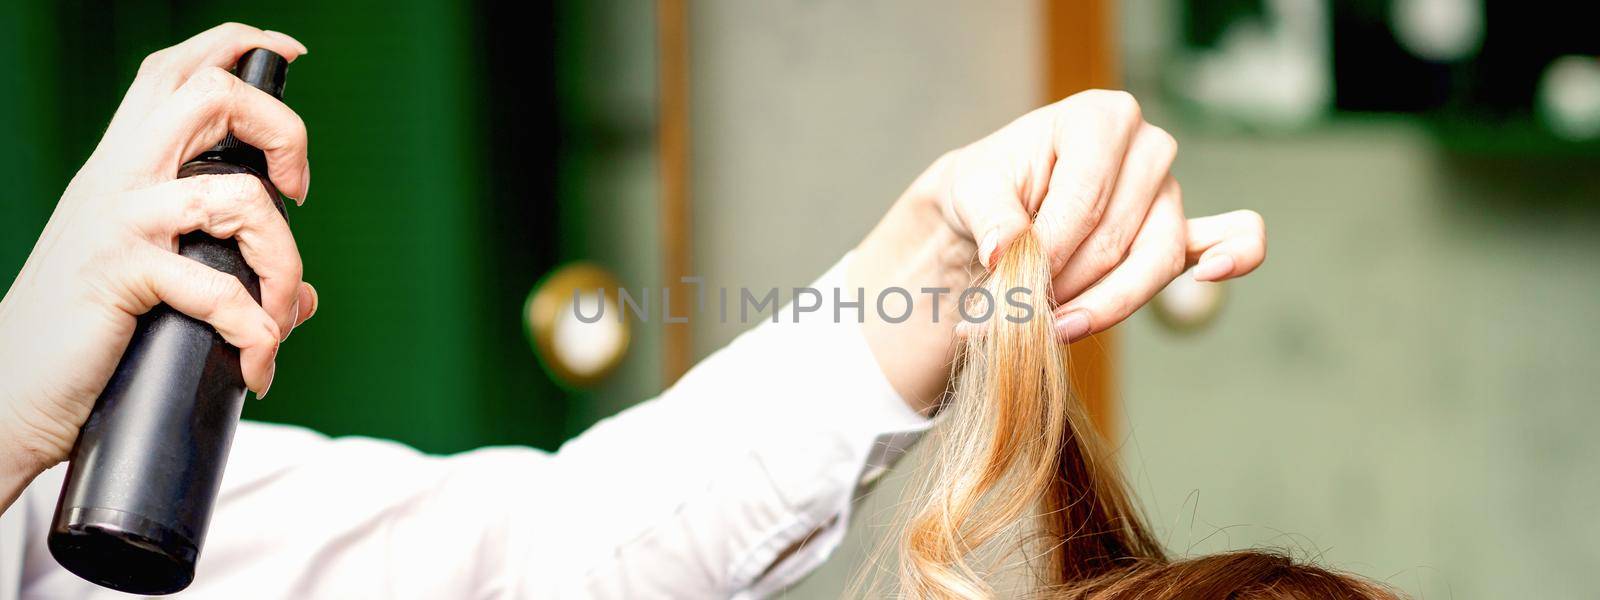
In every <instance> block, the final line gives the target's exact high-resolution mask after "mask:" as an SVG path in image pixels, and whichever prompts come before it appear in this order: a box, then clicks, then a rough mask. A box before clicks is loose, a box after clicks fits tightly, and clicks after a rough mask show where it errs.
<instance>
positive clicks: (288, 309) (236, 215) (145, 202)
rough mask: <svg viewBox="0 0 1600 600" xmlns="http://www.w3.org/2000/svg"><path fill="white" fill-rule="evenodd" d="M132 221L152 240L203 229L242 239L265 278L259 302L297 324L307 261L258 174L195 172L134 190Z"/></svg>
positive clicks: (126, 206)
mask: <svg viewBox="0 0 1600 600" xmlns="http://www.w3.org/2000/svg"><path fill="white" fill-rule="evenodd" d="M121 208H122V210H124V211H125V212H126V214H127V219H128V221H129V222H130V223H131V224H132V225H133V226H135V227H137V228H138V229H139V230H140V231H142V232H144V233H145V234H146V236H148V237H149V238H150V239H151V240H152V241H154V242H157V243H161V244H165V245H168V246H169V247H171V248H172V249H173V250H176V249H177V248H176V247H175V246H174V245H173V244H174V242H175V241H176V239H177V237H178V236H179V235H182V234H185V233H189V232H191V231H202V232H205V233H206V235H209V236H211V237H214V238H217V239H224V240H225V239H229V238H232V239H233V240H235V241H237V242H238V243H239V252H240V253H241V254H243V255H244V261H245V263H246V264H248V265H250V269H251V270H253V271H255V272H256V277H257V278H258V279H259V280H260V283H261V306H262V308H264V309H266V311H267V314H269V315H272V317H273V320H274V321H275V322H276V323H277V324H278V328H279V330H280V332H282V333H283V334H284V335H288V333H289V331H290V330H291V329H293V328H294V326H295V323H296V319H297V317H298V311H297V310H296V308H295V306H294V303H295V301H296V299H297V298H298V295H299V290H300V279H301V277H302V275H303V265H302V263H301V261H300V249H299V247H298V246H296V244H295V241H294V234H292V233H291V232H290V231H289V223H288V222H286V221H284V219H283V217H282V216H281V215H279V214H278V209H277V207H276V206H275V205H274V203H273V201H272V199H271V198H270V197H268V196H267V191H266V188H265V187H264V186H262V185H261V181H260V180H259V179H256V177H255V176H254V175H249V174H244V173H240V174H232V175H197V176H194V177H187V178H184V179H176V180H173V181H169V182H167V183H163V184H160V185H157V186H155V187H151V188H147V189H145V190H142V191H140V192H136V193H134V194H132V195H131V197H128V198H126V199H125V200H124V202H123V204H122V205H121Z"/></svg>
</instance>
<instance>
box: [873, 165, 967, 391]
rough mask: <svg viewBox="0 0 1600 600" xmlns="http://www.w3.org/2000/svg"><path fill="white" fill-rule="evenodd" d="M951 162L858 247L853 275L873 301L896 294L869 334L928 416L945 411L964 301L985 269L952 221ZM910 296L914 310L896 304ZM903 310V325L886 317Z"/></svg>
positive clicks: (896, 381) (897, 381)
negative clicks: (945, 174) (945, 201)
mask: <svg viewBox="0 0 1600 600" xmlns="http://www.w3.org/2000/svg"><path fill="white" fill-rule="evenodd" d="M945 162H946V161H945V159H941V160H940V161H939V162H936V163H935V164H934V166H933V167H932V168H930V169H929V170H928V173H925V174H924V175H923V176H922V177H920V178H918V180H917V182H916V183H913V184H912V186H911V187H910V189H908V190H907V191H906V193H905V194H904V195H902V196H901V198H900V199H899V200H898V201H896V202H895V204H894V206H892V207H891V208H890V209H889V212H888V214H887V215H885V216H884V218H883V220H882V221H880V222H879V223H878V225H877V226H876V227H874V228H873V230H872V232H871V233H869V234H868V235H867V237H866V239H864V240H863V241H862V242H861V245H860V246H858V247H857V248H856V256H855V258H854V259H853V260H852V261H851V263H850V272H849V274H848V276H849V278H850V282H851V285H852V286H853V287H861V288H863V289H864V290H865V293H866V294H867V297H868V298H876V297H878V295H879V294H883V293H885V290H891V291H893V293H889V294H885V296H884V298H886V299H888V301H887V303H886V310H885V311H884V312H885V313H886V314H869V315H868V316H867V318H866V321H865V322H864V323H863V324H862V332H863V335H864V336H865V337H866V339H867V345H868V347H869V348H870V349H871V350H872V353H873V357H874V358H875V359H877V362H878V367H879V368H880V369H881V370H882V371H883V374H884V376H885V378H886V379H888V380H889V383H890V384H891V385H893V386H894V388H895V391H896V392H898V393H899V394H900V396H901V398H903V399H905V401H906V403H907V404H908V405H909V406H910V407H911V408H912V409H913V410H916V411H918V412H921V413H923V414H929V413H931V412H932V410H933V409H934V408H935V407H936V406H937V404H938V402H939V400H940V399H941V398H942V397H943V394H944V391H945V389H946V387H947V384H948V381H949V377H950V364H951V361H952V359H953V358H954V353H955V346H956V344H955V325H956V323H957V322H958V321H959V320H960V316H959V314H958V313H957V310H956V298H957V296H958V295H959V294H960V293H961V290H962V289H964V288H965V287H967V286H968V285H970V284H971V283H972V281H973V279H974V277H975V275H977V274H978V273H981V271H982V268H981V267H980V266H978V264H977V261H976V256H977V246H976V244H974V243H973V241H972V240H971V238H969V237H968V236H966V235H965V234H962V233H960V232H957V231H956V230H955V229H954V228H953V227H951V225H950V223H949V221H948V219H946V218H945V215H944V210H943V207H942V205H941V202H940V200H939V198H940V197H941V196H942V194H939V193H938V189H937V186H938V184H937V181H938V180H939V179H940V174H941V172H942V170H941V169H942V164H943V163H945ZM895 288H898V290H904V292H905V294H900V293H899V292H898V290H895ZM941 290H942V291H941ZM902 298H909V300H910V305H909V306H898V305H897V306H888V305H889V304H896V303H897V302H899V300H898V299H902ZM902 311H903V312H904V313H905V314H906V315H907V316H906V318H905V319H903V320H900V321H895V322H891V321H888V320H885V318H884V317H885V316H887V315H898V314H900V313H901V312H902ZM869 312H871V311H869Z"/></svg>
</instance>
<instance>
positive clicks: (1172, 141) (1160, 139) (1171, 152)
mask: <svg viewBox="0 0 1600 600" xmlns="http://www.w3.org/2000/svg"><path fill="white" fill-rule="evenodd" d="M1149 127H1150V135H1151V136H1152V139H1153V143H1154V144H1155V147H1156V149H1157V151H1158V152H1160V154H1161V156H1162V158H1163V159H1164V160H1165V162H1166V163H1167V164H1168V165H1171V164H1172V161H1173V160H1175V159H1177V157H1178V138H1175V137H1172V132H1170V131H1167V130H1165V129H1162V128H1160V127H1156V126H1155V125H1150V126H1149Z"/></svg>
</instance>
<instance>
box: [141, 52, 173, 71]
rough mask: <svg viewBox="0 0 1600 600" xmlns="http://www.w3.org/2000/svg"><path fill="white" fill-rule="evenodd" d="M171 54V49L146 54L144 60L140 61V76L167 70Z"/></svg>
mask: <svg viewBox="0 0 1600 600" xmlns="http://www.w3.org/2000/svg"><path fill="white" fill-rule="evenodd" d="M171 56H172V51H171V50H170V49H161V50H157V51H155V52H151V53H150V54H148V55H146V56H145V57H144V60H141V61H139V72H138V76H141V77H147V76H151V75H155V74H157V73H161V72H162V71H164V70H166V67H167V64H168V63H169V62H170V60H171V59H170V57H171Z"/></svg>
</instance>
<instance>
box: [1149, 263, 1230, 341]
mask: <svg viewBox="0 0 1600 600" xmlns="http://www.w3.org/2000/svg"><path fill="white" fill-rule="evenodd" d="M1227 298H1228V293H1227V287H1226V286H1225V284H1223V283H1217V282H1209V281H1195V280H1194V273H1193V272H1192V271H1186V272H1184V274H1182V275H1179V276H1178V278H1177V279H1174V280H1172V283H1169V284H1167V287H1166V289H1163V290H1161V293H1160V294H1156V297H1155V299H1154V300H1153V301H1151V302H1150V308H1151V309H1152V311H1153V312H1154V313H1155V317H1156V320H1157V321H1159V322H1161V324H1162V325H1163V326H1165V327H1166V329H1167V330H1168V331H1173V332H1177V333H1192V332H1196V331H1199V330H1201V329H1204V328H1205V327H1206V326H1207V325H1210V324H1211V323H1212V322H1213V321H1216V320H1217V315H1218V314H1219V313H1221V312H1222V305H1223V304H1224V303H1225V301H1226V300H1227Z"/></svg>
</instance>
